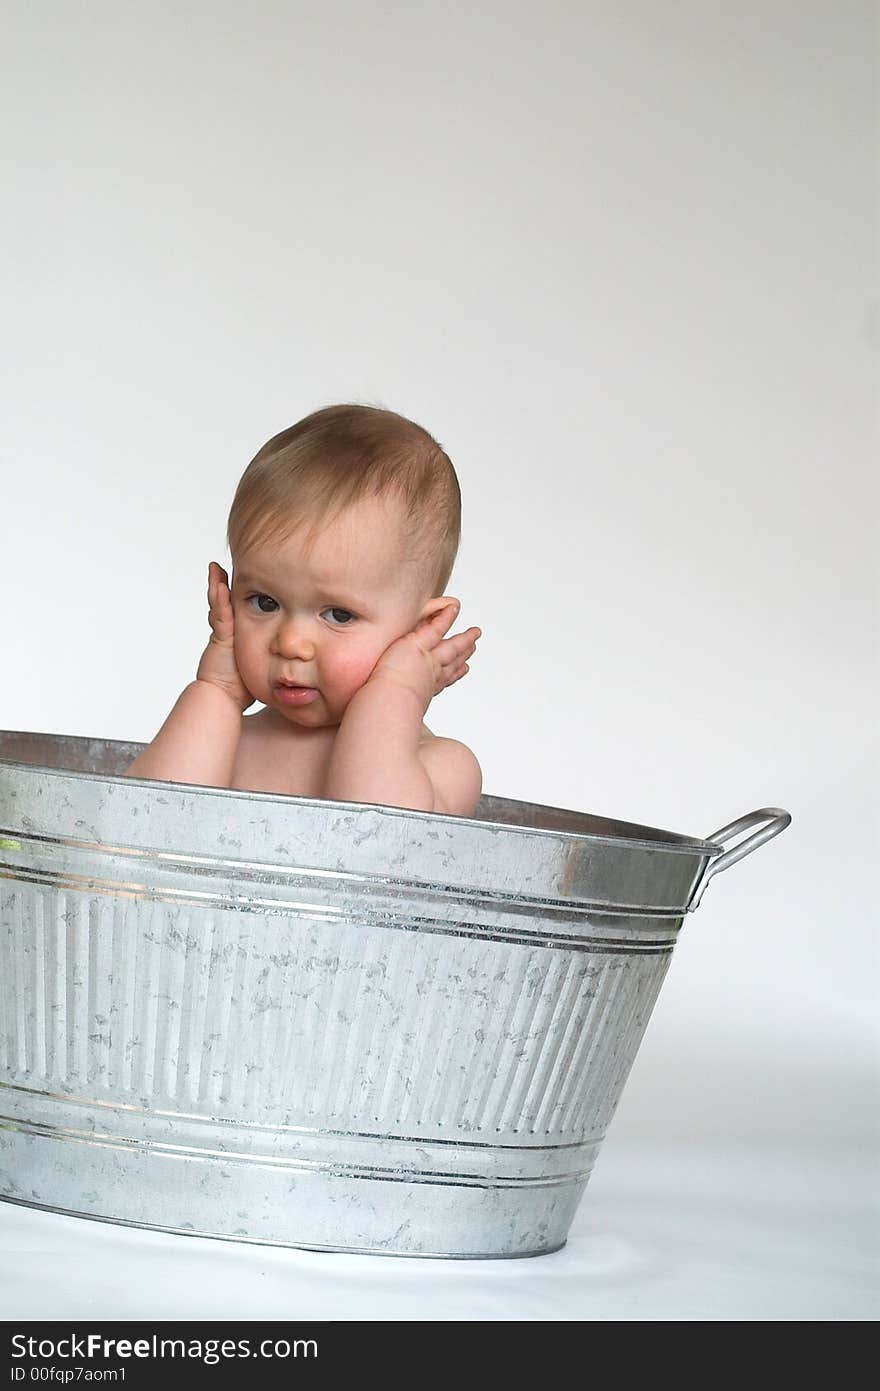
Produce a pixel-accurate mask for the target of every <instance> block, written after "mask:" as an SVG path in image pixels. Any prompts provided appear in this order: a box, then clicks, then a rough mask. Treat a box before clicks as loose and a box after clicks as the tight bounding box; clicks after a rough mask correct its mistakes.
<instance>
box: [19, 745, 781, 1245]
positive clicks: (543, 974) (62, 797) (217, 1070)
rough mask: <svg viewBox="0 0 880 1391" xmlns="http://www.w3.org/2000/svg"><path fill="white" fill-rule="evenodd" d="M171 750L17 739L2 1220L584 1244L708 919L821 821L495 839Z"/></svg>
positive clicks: (514, 832)
mask: <svg viewBox="0 0 880 1391" xmlns="http://www.w3.org/2000/svg"><path fill="white" fill-rule="evenodd" d="M142 748H143V745H140V744H127V743H120V742H116V741H109V740H93V739H81V738H72V737H63V736H59V735H46V734H29V733H13V732H6V733H2V732H0V1196H2V1197H3V1198H5V1199H7V1200H8V1201H11V1202H18V1203H25V1204H29V1205H33V1206H36V1207H43V1208H49V1209H51V1210H53V1211H56V1212H65V1213H72V1214H76V1215H79V1216H86V1217H92V1218H98V1219H102V1220H106V1221H112V1222H120V1223H133V1224H136V1225H139V1226H148V1227H159V1228H163V1229H167V1230H171V1231H175V1232H190V1233H200V1234H203V1235H208V1236H214V1237H222V1238H228V1239H238V1240H246V1241H258V1242H268V1243H274V1244H280V1245H291V1246H304V1247H309V1248H312V1249H322V1250H333V1251H366V1252H377V1253H383V1254H387V1255H421V1256H446V1257H500V1256H505V1257H506V1256H526V1255H537V1254H540V1253H543V1252H547V1251H553V1250H555V1249H557V1248H558V1247H559V1246H561V1245H563V1244H564V1242H565V1238H566V1235H567V1232H568V1229H569V1226H570V1224H571V1221H572V1218H573V1216H574V1213H575V1209H576V1207H577V1205H578V1202H579V1200H580V1198H581V1196H582V1194H583V1191H584V1188H585V1187H586V1184H587V1180H588V1178H589V1176H590V1172H591V1170H592V1167H593V1164H594V1161H595V1159H596V1155H597V1153H598V1151H599V1147H600V1145H601V1143H602V1139H603V1137H604V1135H605V1133H606V1130H607V1128H608V1125H609V1122H610V1120H611V1118H612V1116H613V1114H614V1110H615V1107H616V1106H617V1102H618V1099H619V1097H620V1094H621V1090H622V1088H623V1085H624V1082H625V1081H626V1078H627V1075H628V1073H629V1070H630V1067H631V1065H632V1062H633V1059H634V1057H635V1054H636V1051H637V1049H638V1046H639V1043H640V1041H641V1038H642V1035H643V1033H644V1030H645V1026H646V1025H647V1022H648V1019H649V1017H650V1014H651V1010H652V1008H653V1006H654V1002H655V1000H656V998H657V994H658V992H659V990H660V986H661V984H662V982H663V978H664V976H665V974H666V970H667V967H668V965H669V959H670V955H671V953H672V949H673V946H674V944H675V941H676V938H677V935H678V931H679V929H680V927H681V924H682V921H683V918H684V915H685V913H686V912H688V911H689V909H691V908H693V907H694V906H696V903H697V902H698V901H699V897H700V895H701V893H702V890H703V888H704V887H705V884H706V882H707V881H708V878H709V877H710V876H711V875H712V874H714V873H717V872H718V870H719V869H723V868H726V867H727V865H728V864H732V863H733V862H734V861H735V860H737V859H740V858H742V857H743V855H745V854H748V853H749V852H750V851H751V850H753V849H755V848H756V846H757V845H759V844H761V843H762V842H763V841H765V840H767V839H769V838H770V837H771V836H773V835H776V834H778V832H779V831H781V830H783V829H784V827H785V826H786V825H787V824H788V822H789V820H790V817H789V816H788V813H787V812H783V811H780V810H778V809H776V808H769V809H766V808H765V809H762V810H761V811H758V812H753V813H751V814H750V815H749V816H747V817H743V818H740V820H739V821H737V822H734V823H732V824H731V825H730V826H728V827H724V828H723V830H722V831H721V832H717V833H716V834H715V835H714V836H712V837H710V838H709V839H708V840H695V839H691V838H688V837H685V836H679V835H675V834H672V833H670V832H666V831H661V830H657V829H655V828H653V827H645V826H637V825H630V824H627V823H623V822H618V821H609V820H605V819H603V818H601V817H595V816H585V815H581V814H579V813H576V812H572V811H566V810H562V809H560V808H556V807H543V806H537V805H533V804H530V803H525V802H518V801H514V800H508V799H504V798H498V797H489V796H486V797H483V798H482V800H481V802H480V805H479V807H478V809H477V813H476V815H475V817H474V818H472V819H464V818H458V817H449V816H441V815H433V814H430V815H429V814H425V813H418V812H407V811H402V810H400V809H398V808H391V807H380V806H371V805H362V804H353V803H345V802H328V801H317V800H311V799H306V798H299V797H284V796H275V795H269V794H264V793H244V792H238V791H230V790H225V789H219V788H205V787H193V786H188V785H183V784H178V783H167V782H153V781H147V780H143V779H134V778H126V777H124V776H122V774H123V772H124V769H125V768H126V767H128V765H129V764H130V763H131V762H132V761H133V759H134V758H135V757H136V755H137V754H138V753H139V752H140V751H141V749H142ZM753 826H760V827H761V829H760V830H757V831H755V832H754V833H753V834H752V835H751V836H749V837H748V839H747V840H745V841H742V842H740V843H739V844H737V845H736V846H735V848H733V849H730V850H728V851H727V852H726V853H725V851H724V848H723V843H724V842H725V841H726V840H727V839H729V838H730V837H732V836H734V835H737V834H739V833H740V832H742V831H745V830H748V829H750V828H751V827H753Z"/></svg>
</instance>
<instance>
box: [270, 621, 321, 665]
mask: <svg viewBox="0 0 880 1391" xmlns="http://www.w3.org/2000/svg"><path fill="white" fill-rule="evenodd" d="M275 647H276V649H277V651H278V652H279V653H280V654H281V655H282V656H284V657H300V658H301V659H302V660H303V661H304V662H310V661H311V660H312V658H313V657H314V655H315V644H314V641H313V639H312V638H311V637H309V635H308V633H306V632H304V631H303V629H302V627H301V626H299V625H297V624H296V623H283V624H282V625H281V627H280V628H279V629H278V631H277V633H276V636H275Z"/></svg>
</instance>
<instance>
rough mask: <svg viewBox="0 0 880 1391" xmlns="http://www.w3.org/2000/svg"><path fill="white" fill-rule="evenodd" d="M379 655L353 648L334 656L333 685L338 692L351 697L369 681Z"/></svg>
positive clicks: (371, 651)
mask: <svg viewBox="0 0 880 1391" xmlns="http://www.w3.org/2000/svg"><path fill="white" fill-rule="evenodd" d="M380 656H381V653H379V652H374V651H373V650H372V649H363V648H354V647H352V648H351V649H350V650H349V651H346V652H339V653H337V654H336V657H335V658H334V662H333V684H334V686H336V687H337V689H338V690H339V691H340V692H345V693H346V694H348V695H353V694H354V692H355V691H358V690H360V688H361V686H363V685H364V683H365V682H366V681H368V680H369V678H370V675H371V673H372V670H373V667H374V666H375V665H376V663H377V662H378V660H379V657H380Z"/></svg>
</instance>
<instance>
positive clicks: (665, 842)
mask: <svg viewBox="0 0 880 1391" xmlns="http://www.w3.org/2000/svg"><path fill="white" fill-rule="evenodd" d="M3 735H9V736H11V737H19V738H28V737H37V738H42V739H57V740H59V741H62V740H65V739H81V740H83V741H84V742H87V743H88V742H96V743H103V744H133V743H136V742H137V741H135V740H125V739H107V738H102V737H101V736H92V735H77V734H74V735H70V734H57V733H46V732H44V731H36V730H13V729H4V730H0V739H2V737H3ZM143 747H146V745H144V746H143ZM0 767H6V768H16V769H20V770H21V771H23V772H25V773H40V774H44V775H46V776H49V777H63V778H80V779H84V780H86V781H88V782H103V783H115V784H123V785H131V784H135V785H140V786H144V787H153V788H156V789H162V788H169V787H172V788H180V789H181V791H183V792H189V793H191V792H199V793H207V794H210V795H212V796H221V797H231V798H233V799H235V800H243V799H245V798H247V799H248V800H254V799H258V800H260V801H261V802H273V803H276V804H282V805H283V804H285V803H297V804H302V805H305V806H311V807H314V808H316V809H320V808H326V807H327V806H330V805H332V806H334V807H339V808H343V809H345V810H350V811H360V810H363V809H369V810H370V811H379V812H382V813H383V814H384V815H388V816H393V817H407V818H409V819H417V820H419V821H422V822H431V821H435V820H438V819H439V820H442V821H445V822H451V823H453V824H454V825H460V826H463V827H469V826H476V827H480V828H481V829H484V830H486V829H488V830H494V829H503V830H506V831H516V832H518V833H519V834H521V835H527V836H552V837H554V838H557V839H558V838H562V839H563V840H565V841H566V842H569V843H571V844H578V845H581V844H583V842H585V841H586V842H590V843H595V844H601V845H615V846H620V845H630V846H636V847H638V848H639V849H643V850H662V851H663V852H664V853H669V852H671V853H675V854H694V853H695V852H696V853H698V854H701V855H705V856H707V857H708V858H709V859H713V858H714V857H715V856H717V855H721V854H722V853H723V851H724V846H723V845H721V844H719V843H718V842H717V841H711V840H702V839H700V838H698V837H695V836H684V835H682V834H681V833H680V832H677V831H667V830H665V829H663V828H661V827H658V826H642V825H640V824H639V823H636V822H621V821H617V819H616V818H614V817H602V818H600V819H602V820H605V821H615V822H616V824H618V825H621V826H633V827H636V826H638V828H639V829H642V830H645V831H653V832H656V833H657V839H652V838H643V837H639V836H629V835H611V834H603V833H602V832H600V831H574V830H565V829H563V828H561V827H553V826H521V825H517V824H516V823H514V822H509V821H504V820H500V821H490V820H485V819H483V818H481V817H478V816H457V815H455V814H453V813H451V812H442V811H415V810H410V809H409V808H407V807H395V806H389V805H388V804H387V803H384V802H349V801H341V800H339V801H338V800H336V799H335V798H331V797H302V796H298V795H295V794H291V793H286V792H260V791H256V790H254V791H250V790H248V789H246V788H240V787H216V786H214V785H213V784H210V783H188V782H176V781H174V780H172V779H170V778H141V777H137V776H129V775H128V774H126V773H88V772H84V771H82V770H81V769H75V768H60V767H51V766H49V765H47V764H43V763H34V762H31V761H30V760H25V759H20V758H6V757H4V756H3V754H2V753H0ZM482 795H483V796H485V797H487V798H492V799H493V800H495V801H500V802H517V803H519V805H520V806H523V807H530V808H533V809H534V810H535V811H538V812H540V811H544V810H546V811H550V812H564V813H565V814H567V815H570V816H583V817H589V816H590V815H594V813H590V812H582V811H576V810H574V809H573V808H570V807H555V806H551V805H550V804H549V803H542V802H526V801H523V800H522V799H521V798H516V797H503V796H501V795H500V794H494V793H483V794H482Z"/></svg>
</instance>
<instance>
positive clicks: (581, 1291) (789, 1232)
mask: <svg viewBox="0 0 880 1391" xmlns="http://www.w3.org/2000/svg"><path fill="white" fill-rule="evenodd" d="M874 1176H875V1165H874V1164H873V1162H872V1157H871V1155H870V1153H869V1152H868V1151H863V1152H861V1153H858V1152H856V1151H854V1150H849V1151H847V1150H830V1149H829V1150H817V1149H815V1148H813V1149H811V1148H809V1147H807V1146H804V1147H802V1148H799V1149H793V1148H779V1147H776V1148H763V1149H762V1148H759V1147H757V1146H750V1147H741V1148H735V1147H731V1146H729V1145H727V1146H724V1147H722V1146H720V1145H704V1146H695V1145H690V1146H686V1147H685V1146H678V1147H673V1146H668V1145H667V1146H663V1147H659V1146H651V1145H648V1144H635V1143H633V1142H632V1141H630V1140H627V1141H626V1142H625V1143H615V1142H614V1141H613V1139H612V1138H611V1137H609V1139H608V1140H606V1142H605V1145H604V1146H603V1150H602V1153H601V1154H600V1157H599V1162H598V1164H597V1167H596V1170H595V1172H594V1175H593V1178H592V1180H591V1181H590V1184H589V1186H588V1188H587V1192H586V1195H585V1197H584V1199H583V1201H582V1203H581V1206H580V1208H579V1210H578V1213H577V1215H576V1217H575V1221H574V1224H573V1227H572V1231H571V1234H570V1237H569V1241H568V1244H567V1245H566V1246H565V1247H564V1248H563V1249H562V1250H561V1251H558V1252H555V1253H553V1254H552V1255H549V1256H541V1257H536V1258H531V1259H525V1260H508V1261H439V1260H421V1259H400V1258H389V1257H378V1256H351V1255H345V1256H341V1255H333V1254H324V1253H320V1252H311V1251H299V1250H292V1249H282V1248H276V1247H265V1246H262V1247H261V1246H252V1245H245V1244H237V1243H234V1242H222V1241H211V1240H208V1239H204V1238H199V1237H181V1236H169V1235H165V1234H163V1233H160V1232H152V1231H142V1230H137V1229H133V1228H125V1227H116V1226H113V1225H111V1224H108V1223H100V1222H89V1221H83V1220H80V1219H77V1218H72V1217H60V1216H57V1215H55V1214H53V1213H47V1212H41V1211H36V1210H34V1209H29V1208H22V1207H18V1206H15V1205H12V1204H8V1203H3V1204H0V1248H2V1250H3V1252H4V1255H3V1258H2V1275H0V1307H2V1309H3V1317H4V1319H6V1320H7V1321H8V1320H14V1319H17V1318H21V1319H83V1318H87V1317H88V1318H93V1319H98V1318H100V1319H108V1320H109V1319H146V1320H150V1319H155V1320H159V1319H223V1318H226V1319H246V1320H251V1319H279V1320H297V1319H338V1320H356V1319H369V1320H412V1319H430V1320H457V1319H458V1320H475V1319H483V1320H506V1319H516V1320H555V1319H564V1320H597V1319H612V1320H646V1321H647V1320H686V1319H692V1320H768V1319H769V1320H804V1319H807V1320H863V1319H873V1318H875V1317H876V1316H877V1313H878V1309H880V1300H878V1298H877V1289H876V1260H875V1257H876V1252H877V1249H878V1242H877V1236H878V1214H877V1210H876V1204H875V1202H874V1201H873V1197H872V1184H873V1182H874Z"/></svg>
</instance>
